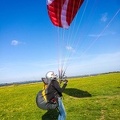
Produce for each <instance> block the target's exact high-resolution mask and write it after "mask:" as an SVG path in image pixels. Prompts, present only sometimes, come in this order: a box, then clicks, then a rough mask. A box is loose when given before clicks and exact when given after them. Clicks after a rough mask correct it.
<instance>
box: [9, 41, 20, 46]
mask: <svg viewBox="0 0 120 120" xmlns="http://www.w3.org/2000/svg"><path fill="white" fill-rule="evenodd" d="M18 44H20V42H19V41H17V40H12V41H11V45H14V46H16V45H18Z"/></svg>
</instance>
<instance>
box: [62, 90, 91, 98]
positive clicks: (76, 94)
mask: <svg viewBox="0 0 120 120" xmlns="http://www.w3.org/2000/svg"><path fill="white" fill-rule="evenodd" d="M64 93H65V94H67V95H69V96H72V97H77V98H84V97H92V95H91V94H90V93H89V92H87V91H83V90H79V89H75V88H66V89H65V90H64Z"/></svg>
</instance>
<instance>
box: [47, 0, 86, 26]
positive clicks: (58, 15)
mask: <svg viewBox="0 0 120 120" xmlns="http://www.w3.org/2000/svg"><path fill="white" fill-rule="evenodd" d="M83 1H84V0H47V9H48V14H49V17H50V19H51V22H52V23H53V24H54V25H55V26H58V27H62V28H68V27H69V26H70V24H71V22H72V21H73V19H74V17H75V15H76V13H77V12H78V10H79V8H80V6H81V5H82V3H83Z"/></svg>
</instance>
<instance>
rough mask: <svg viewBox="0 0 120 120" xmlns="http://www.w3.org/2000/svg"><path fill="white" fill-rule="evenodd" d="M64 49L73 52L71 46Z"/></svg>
mask: <svg viewBox="0 0 120 120" xmlns="http://www.w3.org/2000/svg"><path fill="white" fill-rule="evenodd" d="M66 49H67V50H68V51H71V52H75V49H74V48H73V47H72V46H66Z"/></svg>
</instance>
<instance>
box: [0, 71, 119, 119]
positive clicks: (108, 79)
mask: <svg viewBox="0 0 120 120" xmlns="http://www.w3.org/2000/svg"><path fill="white" fill-rule="evenodd" d="M42 87H43V83H32V84H23V85H11V86H3V87H0V120H56V115H57V114H58V113H57V112H56V111H45V110H41V109H39V108H38V107H37V106H36V102H35V98H36V94H37V93H38V91H39V90H41V89H42ZM63 96H64V97H63V102H64V105H65V108H66V112H67V120H120V73H110V74H103V75H97V76H89V77H84V78H73V79H72V78H71V79H69V82H68V86H67V88H66V90H65V91H64V93H63Z"/></svg>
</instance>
